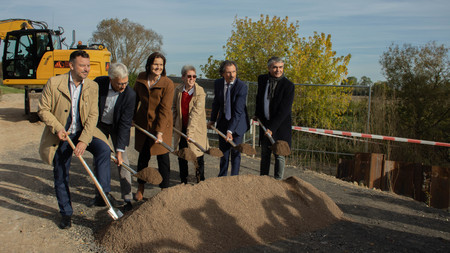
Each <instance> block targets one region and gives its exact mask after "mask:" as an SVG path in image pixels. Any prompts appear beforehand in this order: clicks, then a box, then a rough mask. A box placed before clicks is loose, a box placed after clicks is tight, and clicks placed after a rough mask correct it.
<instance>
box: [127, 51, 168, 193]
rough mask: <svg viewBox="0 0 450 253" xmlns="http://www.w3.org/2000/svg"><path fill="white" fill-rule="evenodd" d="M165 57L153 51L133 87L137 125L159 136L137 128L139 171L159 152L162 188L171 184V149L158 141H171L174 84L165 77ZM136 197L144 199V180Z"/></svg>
mask: <svg viewBox="0 0 450 253" xmlns="http://www.w3.org/2000/svg"><path fill="white" fill-rule="evenodd" d="M165 66H166V58H165V57H164V55H162V54H161V53H159V52H155V53H153V54H151V55H150V56H149V57H148V59H147V64H146V65H145V72H142V73H140V74H139V75H138V77H137V79H136V83H135V85H134V90H135V92H136V110H135V114H134V124H135V125H138V126H140V127H141V128H144V129H146V130H147V131H148V132H150V133H151V134H153V135H154V136H156V138H157V141H154V140H153V139H151V138H149V137H147V135H145V134H144V133H142V132H141V131H139V130H135V149H136V150H137V151H138V152H139V158H138V168H137V169H138V171H140V170H142V169H144V168H146V167H147V166H148V162H149V161H150V158H151V156H154V155H156V159H157V161H158V170H159V172H160V173H161V176H162V182H161V184H160V185H159V187H161V189H164V188H168V187H169V177H170V159H169V151H168V150H167V149H166V148H164V146H163V145H160V144H158V143H160V142H165V143H170V142H171V141H172V131H173V129H172V126H173V122H172V119H173V118H172V110H171V108H172V102H173V92H174V84H173V82H172V80H170V79H169V78H168V77H167V76H166V67H165ZM138 183H139V186H138V190H137V192H136V194H135V200H137V201H140V200H142V199H143V194H144V189H145V183H146V182H145V181H143V180H141V179H138Z"/></svg>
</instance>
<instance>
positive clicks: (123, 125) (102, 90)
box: [94, 76, 136, 150]
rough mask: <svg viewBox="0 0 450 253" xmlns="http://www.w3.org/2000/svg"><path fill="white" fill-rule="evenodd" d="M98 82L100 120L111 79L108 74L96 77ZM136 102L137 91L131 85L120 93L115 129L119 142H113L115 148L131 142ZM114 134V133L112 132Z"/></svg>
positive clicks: (115, 109)
mask: <svg viewBox="0 0 450 253" xmlns="http://www.w3.org/2000/svg"><path fill="white" fill-rule="evenodd" d="M94 81H96V82H97V83H98V87H99V88H98V108H99V110H98V111H99V116H98V122H100V121H101V120H102V115H103V110H104V109H105V103H106V98H107V96H108V89H109V83H110V79H109V77H108V76H100V77H97V78H95V80H94ZM135 102H136V93H135V92H134V90H133V89H131V88H130V87H129V86H127V87H126V88H125V91H124V92H122V93H120V94H119V97H118V98H117V101H116V105H115V106H114V116H113V131H114V134H116V135H117V143H113V144H114V147H115V149H123V150H124V149H125V147H127V146H128V145H129V143H130V128H131V122H132V120H133V115H134V105H135ZM110 134H112V133H110Z"/></svg>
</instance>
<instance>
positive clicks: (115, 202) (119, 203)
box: [106, 193, 125, 207]
mask: <svg viewBox="0 0 450 253" xmlns="http://www.w3.org/2000/svg"><path fill="white" fill-rule="evenodd" d="M106 197H107V198H108V200H109V203H110V204H111V205H112V206H113V207H121V206H123V205H125V202H123V201H122V200H117V199H115V198H114V197H113V195H111V194H109V193H106Z"/></svg>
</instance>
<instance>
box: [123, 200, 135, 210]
mask: <svg viewBox="0 0 450 253" xmlns="http://www.w3.org/2000/svg"><path fill="white" fill-rule="evenodd" d="M132 209H133V205H132V204H131V201H125V206H124V207H123V211H124V212H128V211H131V210H132Z"/></svg>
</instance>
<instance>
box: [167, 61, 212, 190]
mask: <svg viewBox="0 0 450 253" xmlns="http://www.w3.org/2000/svg"><path fill="white" fill-rule="evenodd" d="M196 78H197V75H196V74H195V68H194V67H193V66H191V65H186V66H183V68H182V69H181V79H182V80H183V83H182V84H180V85H179V86H178V87H176V88H175V95H174V99H173V106H172V112H173V125H174V128H176V129H177V130H179V131H181V132H183V133H184V134H186V135H187V136H188V137H189V138H192V139H193V140H195V142H197V143H198V144H200V146H202V147H203V148H205V149H206V150H207V149H208V148H209V147H208V146H209V145H208V138H207V136H206V134H207V129H206V113H205V98H206V93H205V91H204V90H203V88H202V87H201V86H200V85H198V83H196V82H195V81H196ZM174 147H178V148H179V149H180V150H181V149H183V148H186V147H188V148H189V149H190V150H191V151H193V152H194V154H195V155H196V156H197V164H198V168H197V169H196V173H197V175H196V176H197V183H198V181H200V180H201V181H203V180H205V172H204V168H205V162H204V159H203V152H202V151H201V150H200V149H199V148H198V147H197V146H195V145H194V144H193V143H191V142H188V141H187V140H186V139H185V138H182V137H181V136H180V134H178V133H176V132H175V133H174ZM178 165H179V167H180V179H181V183H184V184H186V183H187V177H188V162H187V161H186V160H185V159H183V158H178Z"/></svg>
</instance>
